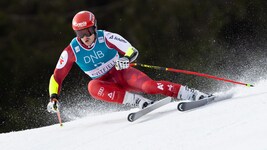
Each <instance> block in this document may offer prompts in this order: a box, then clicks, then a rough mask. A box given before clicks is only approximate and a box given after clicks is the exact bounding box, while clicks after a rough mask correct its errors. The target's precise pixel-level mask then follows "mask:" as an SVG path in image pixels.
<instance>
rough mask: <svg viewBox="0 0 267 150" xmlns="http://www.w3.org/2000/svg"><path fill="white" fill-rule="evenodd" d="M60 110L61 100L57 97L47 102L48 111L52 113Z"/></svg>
mask: <svg viewBox="0 0 267 150" xmlns="http://www.w3.org/2000/svg"><path fill="white" fill-rule="evenodd" d="M58 110H59V102H58V100H57V99H55V98H53V99H52V100H51V101H50V102H49V103H48V104H47V111H48V112H50V113H57V112H58Z"/></svg>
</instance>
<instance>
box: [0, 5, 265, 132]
mask: <svg viewBox="0 0 267 150" xmlns="http://www.w3.org/2000/svg"><path fill="white" fill-rule="evenodd" d="M0 7H1V9H0V28H1V32H0V40H1V41H0V51H1V54H0V68H1V73H0V133H3V132H10V131H17V130H25V129H30V128H36V127H42V126H46V125H51V124H55V123H58V121H57V117H56V115H54V114H53V115H51V114H49V113H48V112H47V111H46V105H47V103H48V101H49V95H48V84H49V78H50V76H51V75H52V73H53V71H54V68H55V66H56V63H57V60H58V58H59V56H60V54H61V52H62V50H63V49H64V48H65V47H66V46H67V45H68V44H69V43H70V41H71V40H72V38H73V37H74V36H75V34H74V32H73V31H72V28H71V21H72V17H73V16H74V15H75V14H76V13H77V12H79V11H81V10H89V11H91V12H93V13H94V14H95V16H96V18H97V21H98V29H103V30H108V31H111V32H115V33H118V34H120V35H122V36H123V37H124V38H126V39H127V40H128V41H129V42H130V43H131V44H132V45H133V46H134V47H136V48H137V49H138V50H139V52H140V55H139V58H138V60H137V62H140V63H146V64H150V65H157V66H163V67H170V68H177V69H185V70H191V71H197V72H201V73H207V74H211V75H215V76H219V77H223V78H229V79H232V80H237V81H241V82H248V83H255V82H257V81H259V80H263V79H265V77H266V70H267V69H266V68H267V67H266V64H267V60H266V58H267V57H266V56H267V51H266V48H267V25H266V24H267V20H266V19H267V9H266V8H267V1H266V0H216V1H212V0H202V1H197V0H164V1H162V0H134V1H132V0H90V1H89V0H79V1H77V0H56V1H40V0H9V1H1V2H0ZM139 69H140V70H142V71H144V72H145V73H147V74H148V75H149V76H150V77H151V78H153V79H156V80H169V81H173V82H176V83H181V84H185V85H188V86H190V87H194V88H197V89H200V90H202V91H205V92H210V93H212V92H216V91H221V90H226V89H230V88H231V87H232V86H235V85H232V84H230V83H224V82H220V81H215V80H211V79H205V78H201V77H196V76H192V75H183V74H174V73H169V72H163V71H155V70H151V69H144V68H139ZM90 80H91V79H90V78H89V77H87V76H86V75H85V74H84V73H83V72H82V71H81V70H79V68H78V66H77V65H74V66H73V68H72V70H71V71H70V74H69V75H68V76H67V78H66V79H65V80H64V82H63V87H62V92H61V99H60V101H61V108H62V117H63V120H64V121H70V120H73V119H76V118H79V117H83V116H86V115H90V114H91V115H94V114H96V113H105V112H109V111H120V110H125V109H129V108H126V107H124V106H120V105H116V104H108V103H105V102H101V101H97V100H94V99H93V98H91V97H90V95H89V94H88V92H87V84H88V82H89V81H90Z"/></svg>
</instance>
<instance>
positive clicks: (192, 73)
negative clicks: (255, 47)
mask: <svg viewBox="0 0 267 150" xmlns="http://www.w3.org/2000/svg"><path fill="white" fill-rule="evenodd" d="M130 66H132V67H134V66H140V67H144V68H151V69H157V70H164V71H170V72H176V73H183V74H190V75H196V76H201V77H206V78H211V79H215V80H221V81H225V82H230V83H233V84H239V85H244V86H247V87H254V86H253V85H252V84H247V83H242V82H237V81H233V80H229V79H225V78H220V77H216V76H212V75H208V74H204V73H199V72H193V71H188V70H181V69H173V68H166V67H160V66H151V65H147V64H141V63H131V64H130Z"/></svg>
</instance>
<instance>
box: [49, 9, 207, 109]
mask: <svg viewBox="0 0 267 150" xmlns="http://www.w3.org/2000/svg"><path fill="white" fill-rule="evenodd" d="M72 29H73V30H74V32H75V33H76V37H75V38H73V39H72V41H71V42H70V44H69V45H68V46H67V47H66V48H65V49H64V50H63V52H62V53H61V56H60V58H59V60H58V63H57V65H56V68H55V70H54V74H53V75H52V76H51V78H50V83H49V94H50V102H49V103H48V105H47V110H48V111H49V112H52V113H56V112H57V111H58V106H59V94H60V89H61V85H62V82H63V80H64V78H65V77H66V76H67V74H68V73H69V71H70V69H71V68H72V65H73V63H74V62H75V63H76V64H77V65H78V66H79V67H80V68H81V69H82V70H83V71H84V72H85V73H86V74H87V75H88V76H90V77H91V78H92V80H91V81H90V82H89V83H88V92H89V93H90V95H91V96H92V97H94V98H95V99H99V100H103V101H106V102H113V103H119V104H125V105H131V106H134V107H139V108H140V109H143V108H145V107H147V106H148V105H149V104H151V103H153V101H152V100H150V99H147V98H144V97H143V96H141V95H139V94H136V93H137V92H143V93H147V94H163V95H166V96H170V97H174V98H176V99H182V100H198V99H200V98H204V97H207V96H208V95H207V94H204V93H202V92H200V91H198V90H193V89H189V88H188V87H187V86H183V85H180V84H176V83H172V82H168V81H155V80H152V79H151V78H150V77H148V76H147V75H146V74H145V73H143V72H141V71H139V70H138V69H135V68H133V67H130V66H129V63H131V62H133V61H134V60H135V59H136V58H137V56H138V51H137V50H136V49H135V48H134V47H133V46H132V45H131V44H130V43H129V42H128V41H127V40H126V39H124V38H123V37H122V36H120V35H119V34H116V33H112V32H108V31H104V30H98V29H97V22H96V18H95V16H94V14H93V13H91V12H89V11H80V12H78V13H77V14H76V15H75V16H74V18H73V20H72Z"/></svg>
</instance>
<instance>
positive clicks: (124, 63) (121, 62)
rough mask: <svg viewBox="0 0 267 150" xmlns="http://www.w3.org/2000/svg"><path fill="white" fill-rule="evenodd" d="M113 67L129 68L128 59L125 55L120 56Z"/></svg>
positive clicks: (119, 68) (118, 68)
mask: <svg viewBox="0 0 267 150" xmlns="http://www.w3.org/2000/svg"><path fill="white" fill-rule="evenodd" d="M115 68H116V69H117V70H122V69H127V68H129V59H128V58H127V57H121V58H119V59H118V60H117V61H116V64H115Z"/></svg>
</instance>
